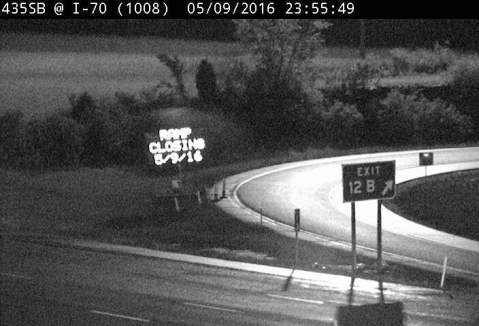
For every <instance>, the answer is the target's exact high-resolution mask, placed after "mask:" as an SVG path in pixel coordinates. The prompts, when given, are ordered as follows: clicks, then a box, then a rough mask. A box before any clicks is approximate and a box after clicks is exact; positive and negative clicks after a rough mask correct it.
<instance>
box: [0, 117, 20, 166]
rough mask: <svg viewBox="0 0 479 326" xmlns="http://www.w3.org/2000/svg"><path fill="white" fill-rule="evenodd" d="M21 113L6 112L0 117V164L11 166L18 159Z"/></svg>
mask: <svg viewBox="0 0 479 326" xmlns="http://www.w3.org/2000/svg"><path fill="white" fill-rule="evenodd" d="M22 118H23V113H22V112H20V111H7V112H5V113H3V114H2V115H1V116H0V162H2V163H7V164H13V163H15V162H16V161H17V160H18V159H19V158H20V157H19V156H20V152H19V140H18V139H19V136H20V133H21V128H22V127H23V125H22Z"/></svg>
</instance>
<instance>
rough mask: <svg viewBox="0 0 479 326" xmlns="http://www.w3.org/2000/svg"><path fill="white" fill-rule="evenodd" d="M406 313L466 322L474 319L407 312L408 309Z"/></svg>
mask: <svg viewBox="0 0 479 326" xmlns="http://www.w3.org/2000/svg"><path fill="white" fill-rule="evenodd" d="M405 314H406V315H408V316H415V317H424V318H437V319H443V320H452V321H457V322H466V323H470V322H471V321H472V320H470V319H467V318H463V317H457V316H445V315H437V314H433V313H427V312H407V311H406V312H405Z"/></svg>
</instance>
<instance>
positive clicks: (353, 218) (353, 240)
mask: <svg viewBox="0 0 479 326" xmlns="http://www.w3.org/2000/svg"><path fill="white" fill-rule="evenodd" d="M351 250H352V253H353V262H352V269H351V271H352V275H353V276H354V275H356V266H357V264H358V262H357V254H356V203H355V202H351Z"/></svg>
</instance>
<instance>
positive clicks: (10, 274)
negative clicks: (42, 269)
mask: <svg viewBox="0 0 479 326" xmlns="http://www.w3.org/2000/svg"><path fill="white" fill-rule="evenodd" d="M0 275H3V276H8V277H13V278H22V279H24V280H31V279H32V278H31V277H29V276H24V275H20V274H13V273H0Z"/></svg>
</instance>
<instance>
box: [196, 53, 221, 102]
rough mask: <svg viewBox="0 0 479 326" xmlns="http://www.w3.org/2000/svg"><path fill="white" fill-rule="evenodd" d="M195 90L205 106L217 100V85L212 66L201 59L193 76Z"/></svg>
mask: <svg viewBox="0 0 479 326" xmlns="http://www.w3.org/2000/svg"><path fill="white" fill-rule="evenodd" d="M195 82H196V89H197V90H198V96H199V98H200V100H201V101H202V102H203V103H205V104H214V103H216V102H217V100H218V85H217V81H216V74H215V71H214V69H213V65H212V64H211V63H210V62H209V61H207V60H205V59H203V60H201V62H200V65H199V66H198V71H197V72H196V76H195Z"/></svg>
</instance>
